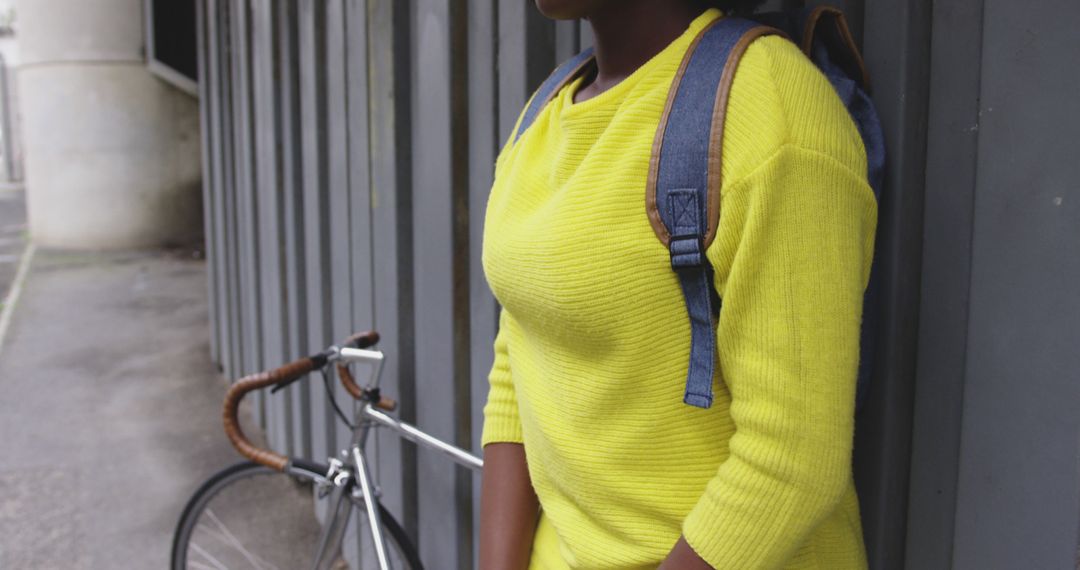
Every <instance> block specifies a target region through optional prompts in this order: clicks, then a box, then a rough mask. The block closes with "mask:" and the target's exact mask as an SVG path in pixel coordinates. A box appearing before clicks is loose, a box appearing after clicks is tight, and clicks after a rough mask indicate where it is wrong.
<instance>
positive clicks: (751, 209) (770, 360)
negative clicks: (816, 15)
mask: <svg viewBox="0 0 1080 570" xmlns="http://www.w3.org/2000/svg"><path fill="white" fill-rule="evenodd" d="M754 4H756V2H740V1H738V0H729V1H726V2H725V1H720V2H709V3H706V2H701V1H698V0H537V5H538V7H539V9H540V10H541V11H542V12H543V13H544V14H545V15H547V16H549V17H552V18H559V19H566V18H584V19H586V20H588V22H589V24H590V25H591V26H592V29H593V32H594V37H595V47H596V62H595V70H594V71H593V72H592V73H588V74H585V75H583V76H582V77H580V78H578V79H576V80H574V81H573V82H572V83H570V84H569V85H568V86H566V87H565V88H564V89H563V90H562V91H560V92H559V93H558V94H557V95H556V96H554V97H553V99H552V101H551V103H549V104H548V105H547V107H546V108H545V109H544V110H543V111H542V112H541V114H540V115H539V116H538V117H537V119H536V121H535V122H534V123H533V124H532V126H531V127H530V128H529V129H528V131H526V132H525V134H524V135H523V136H522V137H521V138H520V139H519V140H517V141H514V140H513V138H511V140H510V141H508V143H507V145H506V147H505V148H504V149H503V151H502V153H501V154H500V156H499V160H498V163H497V165H496V176H495V183H494V185H493V187H492V191H491V197H490V200H489V204H488V213H487V220H486V226H485V236H484V267H485V272H486V274H487V277H488V281H489V283H490V285H491V287H492V290H493V291H494V293H495V295H496V297H497V298H498V299H499V301H500V303H501V304H502V306H503V311H502V314H501V318H500V329H499V334H498V337H497V339H496V341H495V363H494V366H493V368H492V370H491V374H490V384H491V388H490V392H489V395H488V403H487V405H486V406H485V409H484V414H485V422H484V429H483V436H482V444H483V446H484V459H485V465H484V473H483V485H482V498H481V537H480V567H481V568H482V569H484V570H513V569H525V568H545V569H546V568H612V569H614V568H618V569H631V568H650V569H651V568H657V567H660V568H662V569H675V568H678V569H695V568H703V569H704V568H723V569H731V568H814V569H829V570H837V569H847V568H864V567H866V555H865V552H864V547H863V542H862V529H861V525H860V520H859V509H858V500H857V498H856V494H855V487H854V484H853V481H852V476H851V446H852V437H853V430H854V394H855V377H856V369H857V363H858V355H859V352H858V337H859V323H860V318H861V310H862V293H863V291H864V289H865V286H866V284H867V279H868V275H869V267H870V262H871V259H872V256H873V242H874V232H875V229H876V222H875V220H876V203H875V201H874V197H873V194H872V191H871V189H870V187H869V186H868V184H867V181H866V174H865V173H866V156H865V151H864V149H863V146H862V143H861V139H860V137H859V133H858V131H857V129H856V127H855V125H854V124H853V123H852V121H851V120H850V118H849V117H848V115H847V112H846V110H845V109H844V107H843V105H842V104H841V102H840V101H839V99H838V98H837V97H836V95H835V93H834V92H833V90H832V88H831V87H830V86H829V84H828V82H827V80H826V79H825V78H824V77H823V76H822V75H821V74H820V73H819V72H818V70H817V69H816V68H815V67H814V66H813V64H812V63H811V62H810V61H809V60H807V59H806V58H805V57H804V56H803V55H802V53H801V52H800V51H799V49H798V48H797V47H796V46H794V45H793V44H791V43H790V42H789V41H788V40H786V39H783V38H781V37H776V36H768V37H764V38H760V39H758V40H755V41H754V43H753V44H751V46H750V47H749V49H748V50H747V51H746V54H745V55H744V56H743V59H742V63H741V64H740V67H739V69H738V73H737V75H736V76H735V80H734V83H733V85H732V88H731V96H730V101H729V107H728V116H727V119H726V125H725V136H724V140H723V157H724V158H723V164H722V169H723V170H722V180H723V181H724V182H723V187H722V188H720V189H718V190H717V191H719V192H720V193H721V194H720V196H721V220H720V226H719V230H718V232H719V233H718V235H717V238H716V239H715V241H714V242H713V243H712V244H711V245H710V246H709V248H708V250H707V257H708V258H709V261H710V263H711V265H712V267H713V268H714V271H715V274H714V284H715V288H716V291H717V292H719V294H720V295H721V297H722V299H723V310H722V311H721V315H720V319H719V324H718V327H717V344H718V353H719V354H718V366H717V374H716V377H715V378H714V381H713V392H714V394H715V401H714V403H713V405H712V407H711V408H709V409H701V408H696V407H693V406H688V405H686V404H683V403H682V393H683V388H684V386H685V380H686V376H685V374H686V362H687V354H688V350H689V346H690V331H689V326H688V323H687V318H686V309H685V307H684V305H683V302H684V301H683V298H682V295H681V292H680V288H679V283H678V280H677V277H676V276H675V274H674V273H673V272H672V271H671V267H670V262H669V259H668V250H667V249H666V248H665V247H664V246H663V245H662V244H661V243H660V242H659V241H658V240H657V239H656V237H655V235H654V233H653V230H652V228H651V227H650V225H649V222H648V220H647V216H646V215H645V211H644V203H645V202H644V197H643V193H644V188H645V186H646V184H645V181H646V176H647V174H648V168H649V158H650V156H651V153H652V144H653V137H654V134H655V132H656V127H657V125H658V123H659V120H660V115H661V112H662V110H663V106H664V102H665V100H666V98H667V94H668V90H669V87H670V86H671V82H672V79H673V77H674V75H675V73H676V70H677V68H678V66H679V64H680V62H681V61H682V57H683V55H684V54H685V53H686V51H687V49H688V48H689V46H690V43H691V41H692V40H693V39H694V37H695V36H696V35H697V34H698V32H700V31H701V30H702V29H704V28H705V27H706V26H707V25H708V24H709V23H710V22H712V21H713V20H714V19H716V18H718V17H722V13H721V10H724V11H727V12H732V11H738V10H744V9H752V8H753V5H754ZM538 515H539V516H538Z"/></svg>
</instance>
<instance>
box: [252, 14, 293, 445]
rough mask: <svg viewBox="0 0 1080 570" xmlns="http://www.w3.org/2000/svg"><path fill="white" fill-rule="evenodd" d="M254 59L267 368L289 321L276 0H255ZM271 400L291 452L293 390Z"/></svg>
mask: <svg viewBox="0 0 1080 570" xmlns="http://www.w3.org/2000/svg"><path fill="white" fill-rule="evenodd" d="M251 63H252V93H253V97H254V113H253V118H254V120H253V129H254V133H255V137H254V143H255V166H256V168H255V170H256V177H255V179H256V187H255V194H256V196H257V197H258V200H257V215H258V227H257V232H258V233H257V238H258V255H259V257H258V269H259V272H258V274H257V279H258V282H259V292H260V296H259V297H260V298H259V300H260V306H259V313H260V316H261V320H260V329H261V330H260V332H261V334H262V338H261V340H262V347H261V348H262V353H261V356H262V359H261V363H260V367H261V368H268V367H272V366H279V365H280V364H282V363H284V362H285V361H286V360H287V356H286V352H287V343H286V338H285V337H286V330H287V328H286V319H285V307H286V300H285V287H284V285H285V271H284V263H283V262H284V255H283V253H284V252H283V248H282V246H283V243H282V240H281V237H280V236H281V235H282V232H283V229H284V228H283V224H282V222H283V219H284V218H283V216H282V187H281V180H280V176H279V171H280V165H281V159H280V157H279V156H278V140H279V137H280V134H281V133H280V128H279V124H278V110H277V89H275V84H276V81H275V79H276V77H277V45H276V35H275V33H274V9H273V5H272V3H271V0H252V3H251ZM263 397H264V400H265V403H266V422H265V423H266V428H267V436H268V438H269V440H270V444H271V445H272V446H273V447H274V449H276V450H278V451H282V452H287V451H288V449H289V448H290V447H291V446H290V445H289V443H288V440H289V433H288V427H289V426H288V425H287V424H286V420H287V418H288V416H287V410H288V409H289V405H290V402H289V392H287V391H280V392H278V393H276V394H270V393H269V392H263Z"/></svg>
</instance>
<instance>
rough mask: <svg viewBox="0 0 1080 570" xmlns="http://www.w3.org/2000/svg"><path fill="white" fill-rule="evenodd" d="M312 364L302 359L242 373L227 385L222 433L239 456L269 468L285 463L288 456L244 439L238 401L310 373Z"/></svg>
mask: <svg viewBox="0 0 1080 570" xmlns="http://www.w3.org/2000/svg"><path fill="white" fill-rule="evenodd" d="M316 367H317V364H316V362H315V361H314V360H313V359H311V358H302V359H300V360H297V361H296V362H291V363H289V364H286V365H285V366H282V367H281V368H275V369H274V370H269V371H266V372H259V373H257V374H252V375H250V376H245V377H243V378H241V379H239V380H237V381H236V383H234V384H233V385H232V386H230V387H229V391H228V392H227V393H226V394H225V410H224V414H223V417H224V421H225V435H227V436H228V437H229V441H231V442H232V444H233V447H235V448H236V450H237V451H239V452H240V455H243V456H244V457H247V458H248V459H250V460H252V461H254V462H255V463H259V464H261V465H265V466H267V467H269V468H271V469H275V470H277V471H284V470H285V466H286V465H287V464H288V463H289V458H288V457H285V456H284V455H281V454H280V453H275V452H273V451H270V450H268V449H262V448H260V447H258V446H256V445H255V444H253V443H251V441H249V440H248V438H247V437H246V436H245V435H244V432H243V430H242V429H240V420H239V419H238V418H237V412H238V411H239V409H240V400H242V399H243V398H244V396H245V395H246V394H247V393H248V392H251V391H252V390H258V389H260V388H265V387H267V386H272V385H274V384H280V383H282V382H288V381H289V380H294V379H296V378H299V377H300V376H303V375H304V374H307V373H308V372H311V371H312V370H314V369H315V368H316Z"/></svg>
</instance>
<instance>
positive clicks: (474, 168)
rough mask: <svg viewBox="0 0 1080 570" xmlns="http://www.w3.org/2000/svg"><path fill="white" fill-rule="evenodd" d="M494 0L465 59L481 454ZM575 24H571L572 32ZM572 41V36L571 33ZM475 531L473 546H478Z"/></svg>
mask: <svg viewBox="0 0 1080 570" xmlns="http://www.w3.org/2000/svg"><path fill="white" fill-rule="evenodd" d="M496 1H497V0H471V1H470V2H469V4H468V13H469V21H468V30H469V39H468V58H469V61H468V65H469V97H468V105H469V108H468V117H469V125H468V128H469V219H468V223H469V306H470V308H471V313H472V315H471V322H470V324H471V326H470V328H469V345H470V351H471V354H470V368H471V370H470V377H471V388H472V389H471V398H470V399H471V406H470V410H469V416H470V424H471V435H472V441H471V442H470V444H471V447H472V450H473V451H474V452H475V453H477V454H480V453H481V452H482V450H481V448H480V434H481V429H482V428H483V425H484V424H483V422H484V417H483V407H484V404H485V403H486V402H487V392H488V382H487V376H488V371H489V370H490V369H491V363H492V360H493V359H494V353H493V350H492V345H493V343H494V339H495V326H496V323H497V321H498V317H497V315H496V306H495V299H494V298H493V297H492V295H491V291H490V290H489V289H488V284H487V280H486V279H485V278H484V271H483V264H482V260H481V253H482V240H483V230H484V213H485V211H486V210H487V198H488V194H489V192H490V190H491V182H492V177H493V174H494V168H495V157H496V153H497V152H498V150H499V145H500V143H501V141H500V140H499V129H498V126H499V123H498V114H497V112H496V110H497V108H498V105H497V103H498V101H497V96H498V93H497V89H496V86H497V80H496V77H497V76H496V73H497V69H496V63H497V62H496V57H495V54H496V51H495V50H496V46H497V41H498V36H497V34H496V28H497V26H496V24H497V22H496V10H497V4H496ZM576 31H577V30H576V29H575V30H574V32H575V34H576ZM575 42H576V38H575ZM472 494H473V520H472V525H473V528H475V529H479V521H480V518H479V517H480V477H479V476H476V477H472ZM478 534H479V533H477V534H476V535H474V536H473V551H474V552H476V549H477V548H478V547H479V544H478V542H479V536H478Z"/></svg>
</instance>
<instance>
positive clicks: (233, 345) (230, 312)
mask: <svg viewBox="0 0 1080 570" xmlns="http://www.w3.org/2000/svg"><path fill="white" fill-rule="evenodd" d="M214 2H215V3H216V4H217V6H216V7H217V9H218V12H217V13H218V20H217V29H216V30H215V31H216V32H217V33H216V36H217V48H218V53H217V57H216V58H215V60H216V61H217V63H218V73H217V77H218V101H219V103H220V111H219V113H218V118H219V129H220V131H219V133H218V137H219V139H218V140H220V141H221V145H220V148H221V170H220V176H221V179H220V185H219V186H218V189H219V190H218V199H219V200H220V203H219V204H218V207H217V215H218V219H216V220H215V223H216V224H218V227H219V228H220V230H221V231H220V232H218V235H219V236H221V237H220V240H221V242H220V243H221V250H222V252H221V253H222V255H221V256H220V259H221V265H220V267H221V272H220V279H221V288H220V289H219V291H220V293H221V304H222V306H224V308H225V311H224V312H225V319H224V322H223V330H222V333H223V335H222V336H223V338H224V342H223V345H224V346H223V347H222V366H223V371H224V374H225V376H226V377H227V378H235V377H236V375H237V373H238V371H239V369H240V355H239V352H240V346H239V332H238V328H239V323H240V316H239V307H238V303H237V297H236V289H237V287H236V274H237V262H236V247H235V245H236V219H235V215H234V211H235V209H234V207H233V204H234V203H235V186H236V185H235V180H234V178H233V176H234V174H233V170H234V166H235V165H234V164H233V146H234V141H233V113H232V107H233V105H232V58H231V56H230V50H231V47H230V42H231V36H232V34H231V31H230V22H231V20H232V18H231V12H232V10H231V8H230V5H229V2H227V1H222V0H214Z"/></svg>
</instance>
